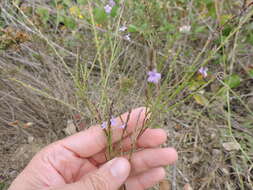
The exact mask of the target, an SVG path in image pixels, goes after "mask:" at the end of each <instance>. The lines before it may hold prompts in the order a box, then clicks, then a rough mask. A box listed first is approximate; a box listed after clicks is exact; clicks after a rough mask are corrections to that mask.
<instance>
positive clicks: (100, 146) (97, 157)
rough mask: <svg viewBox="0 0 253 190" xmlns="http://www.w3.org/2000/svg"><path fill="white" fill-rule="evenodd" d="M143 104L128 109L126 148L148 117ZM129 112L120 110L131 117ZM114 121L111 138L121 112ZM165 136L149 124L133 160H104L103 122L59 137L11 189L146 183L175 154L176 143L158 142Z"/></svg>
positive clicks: (112, 189) (159, 175) (133, 189)
mask: <svg viewBox="0 0 253 190" xmlns="http://www.w3.org/2000/svg"><path fill="white" fill-rule="evenodd" d="M144 110H145V109H144V108H137V109H135V110H133V111H132V112H131V114H130V119H129V121H128V126H127V129H126V130H127V131H126V137H125V138H124V140H123V142H122V147H123V149H124V151H126V152H127V151H129V150H130V149H131V135H132V134H133V132H134V131H135V130H136V128H139V127H141V125H142V123H143V121H144V120H145V111H144ZM128 115H129V114H128V113H125V114H123V115H122V116H121V118H122V119H123V121H124V122H126V121H127V117H128ZM116 123H117V125H116V127H113V137H112V139H113V142H114V143H117V142H118V141H119V140H120V138H121V135H122V131H123V130H122V129H121V128H120V127H118V126H120V125H122V121H121V119H120V118H116ZM165 141H166V133H165V131H164V130H162V129H147V130H146V131H145V132H144V133H143V135H142V136H141V137H140V138H139V140H138V142H137V147H138V148H140V149H141V150H140V151H138V152H135V153H133V155H132V157H131V160H130V162H129V161H128V160H127V159H126V158H123V157H118V158H114V159H113V160H111V161H108V162H106V158H105V148H106V144H107V141H106V136H105V134H104V132H103V130H102V128H101V126H99V125H97V126H93V127H90V128H89V129H87V130H85V131H82V132H79V133H77V134H75V135H72V136H70V137H67V138H65V139H63V140H59V141H57V142H55V143H53V144H51V145H49V146H47V147H45V148H44V149H43V150H41V151H40V152H39V153H37V154H36V155H35V156H34V158H33V159H32V160H31V162H30V163H29V164H28V165H27V167H26V168H25V169H24V170H23V171H22V172H21V173H20V174H19V176H18V177H17V178H16V179H15V180H14V182H13V183H12V185H11V186H10V188H9V190H39V189H41V190H60V189H61V190H79V189H80V190H81V189H83V190H117V189H118V188H119V187H120V186H121V185H122V184H124V183H125V184H126V189H127V190H144V189H147V188H149V187H151V186H153V185H154V184H156V183H157V182H159V181H160V180H161V179H163V178H164V176H165V171H164V169H163V166H165V165H168V164H172V163H174V162H175V161H176V160H177V152H176V151H175V149H173V148H158V146H159V145H161V144H163V143H164V142H165Z"/></svg>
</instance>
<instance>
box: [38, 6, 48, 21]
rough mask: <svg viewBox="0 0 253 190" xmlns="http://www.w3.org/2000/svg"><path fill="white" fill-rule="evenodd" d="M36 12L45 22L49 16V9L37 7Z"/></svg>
mask: <svg viewBox="0 0 253 190" xmlns="http://www.w3.org/2000/svg"><path fill="white" fill-rule="evenodd" d="M36 13H37V14H38V15H39V16H40V18H41V20H42V22H43V23H44V24H46V23H47V21H48V20H49V16H50V15H49V11H48V10H47V9H45V8H37V9H36Z"/></svg>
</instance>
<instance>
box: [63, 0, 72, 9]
mask: <svg viewBox="0 0 253 190" xmlns="http://www.w3.org/2000/svg"><path fill="white" fill-rule="evenodd" d="M63 3H64V4H65V5H67V6H68V7H70V6H71V5H72V1H71V0H63Z"/></svg>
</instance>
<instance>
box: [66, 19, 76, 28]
mask: <svg viewBox="0 0 253 190" xmlns="http://www.w3.org/2000/svg"><path fill="white" fill-rule="evenodd" d="M64 24H65V25H66V27H67V28H69V29H71V30H74V29H75V28H76V22H75V20H74V19H73V18H71V17H64Z"/></svg>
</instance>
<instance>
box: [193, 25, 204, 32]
mask: <svg viewBox="0 0 253 190" xmlns="http://www.w3.org/2000/svg"><path fill="white" fill-rule="evenodd" d="M205 30H206V26H198V27H196V28H195V31H194V32H195V33H201V32H204V31H205Z"/></svg>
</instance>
